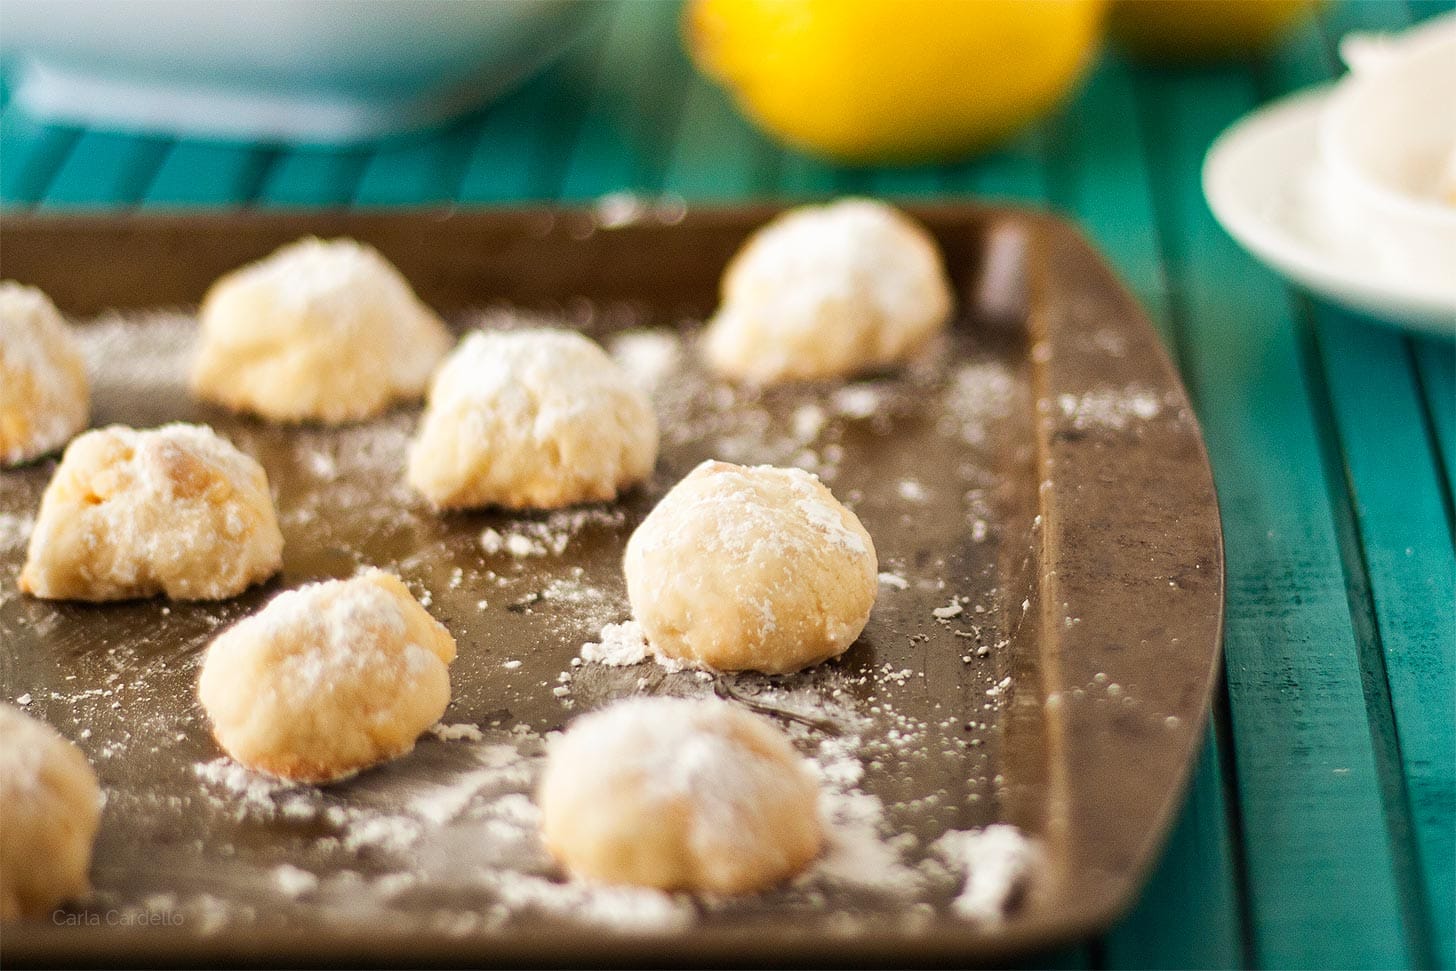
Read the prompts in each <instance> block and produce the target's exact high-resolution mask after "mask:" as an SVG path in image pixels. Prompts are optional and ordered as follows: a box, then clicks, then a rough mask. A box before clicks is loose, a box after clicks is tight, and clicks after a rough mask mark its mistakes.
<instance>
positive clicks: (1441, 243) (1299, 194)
mask: <svg viewBox="0 0 1456 971" xmlns="http://www.w3.org/2000/svg"><path fill="white" fill-rule="evenodd" d="M1349 39H1350V40H1353V38H1349ZM1347 46H1348V47H1350V48H1351V49H1352V50H1362V49H1363V50H1365V51H1371V50H1372V49H1373V50H1374V51H1376V52H1377V53H1376V55H1375V56H1369V57H1360V58H1358V59H1357V61H1356V65H1355V70H1354V71H1352V73H1351V74H1349V75H1347V76H1346V77H1345V78H1343V79H1341V80H1340V81H1339V82H1338V83H1336V84H1335V85H1334V86H1333V87H1328V86H1327V87H1324V88H1320V89H1316V90H1315V91H1311V92H1304V93H1300V94H1295V95H1292V96H1290V97H1288V98H1285V99H1283V100H1281V101H1278V102H1275V103H1274V104H1272V105H1268V106H1266V107H1264V108H1261V109H1259V110H1258V111H1255V112H1253V113H1252V114H1251V115H1249V116H1248V117H1246V118H1244V119H1242V120H1241V121H1239V122H1238V123H1237V124H1235V125H1234V126H1232V127H1231V128H1230V129H1229V130H1228V131H1227V132H1225V133H1224V134H1223V136H1221V137H1220V138H1219V139H1218V140H1217V141H1216V142H1215V143H1214V144H1213V146H1212V147H1211V148H1210V149H1209V152H1208V157H1207V161H1206V163H1205V165H1204V170H1203V187H1204V193H1205V195H1206V196H1207V198H1208V204H1209V207H1210V208H1211V209H1212V210H1213V213H1214V216H1215V217H1216V218H1217V219H1218V221H1219V222H1220V223H1221V224H1222V225H1223V227H1224V229H1225V230H1227V231H1228V233H1229V234H1230V235H1231V236H1233V237H1234V239H1235V240H1237V241H1238V242H1239V244H1240V245H1242V246H1243V247H1244V248H1245V249H1247V250H1248V251H1249V252H1250V253H1251V254H1253V255H1254V256H1255V257H1256V258H1258V259H1259V260H1261V261H1262V262H1263V263H1265V264H1266V265H1268V266H1269V267H1270V268H1271V269H1273V270H1275V271H1276V272H1278V273H1281V274H1283V275H1284V276H1286V277H1288V278H1289V279H1291V280H1293V281H1294V282H1295V283H1297V284H1299V285H1300V286H1302V287H1305V288H1306V289H1308V290H1310V291H1312V292H1314V293H1316V294H1319V295H1320V296H1322V297H1325V298H1327V299H1329V300H1331V301H1333V302H1335V303H1337V304H1340V305H1342V306H1345V307H1347V308H1350V309H1353V310H1357V311H1360V312H1363V313H1366V314H1369V315H1371V316H1372V317H1375V318H1377V319H1381V320H1386V321H1389V322H1392V323H1397V324H1402V325H1405V326H1410V327H1415V328H1418V329H1422V330H1428V331H1431V332H1433V333H1439V334H1447V335H1450V334H1452V333H1456V205H1453V204H1451V203H1450V202H1448V201H1445V200H1443V199H1442V198H1441V197H1440V193H1441V179H1442V173H1443V166H1444V165H1446V164H1448V162H1447V160H1448V159H1449V158H1450V155H1451V153H1452V151H1453V150H1456V106H1453V104H1452V102H1451V92H1452V91H1456V15H1446V16H1443V17H1438V18H1433V19H1432V20H1431V21H1430V22H1429V23H1427V24H1426V25H1424V26H1422V27H1421V28H1419V29H1417V30H1414V31H1411V32H1409V33H1408V34H1406V35H1403V36H1401V37H1398V38H1381V39H1380V40H1379V42H1378V45H1376V46H1374V47H1373V48H1372V41H1371V40H1369V39H1367V40H1365V41H1364V43H1363V44H1349V45H1347Z"/></svg>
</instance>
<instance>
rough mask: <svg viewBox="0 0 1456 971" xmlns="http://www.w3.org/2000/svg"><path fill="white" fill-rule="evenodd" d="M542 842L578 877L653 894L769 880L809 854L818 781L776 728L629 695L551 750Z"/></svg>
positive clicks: (718, 710)
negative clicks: (655, 890) (653, 889)
mask: <svg viewBox="0 0 1456 971" xmlns="http://www.w3.org/2000/svg"><path fill="white" fill-rule="evenodd" d="M538 799H539V801H540V804H541V816H542V836H543V838H544V839H545V842H546V847H547V849H548V850H550V851H551V854H552V855H553V856H555V857H556V859H557V860H559V861H560V862H561V863H562V864H563V865H564V866H565V867H566V868H567V869H568V870H570V871H571V872H572V873H574V874H576V875H577V876H579V877H583V878H586V879H588V880H596V881H601V882H604V883H622V884H634V885H637V886H644V887H656V888H658V889H661V890H696V891H708V892H717V893H744V892H747V891H751V890H760V889H764V888H766V887H771V886H773V885H774V884H776V883H779V882H781V881H783V880H785V879H786V878H788V877H790V876H793V875H794V874H795V873H797V872H799V871H800V870H802V869H803V868H804V867H805V866H806V865H808V863H809V862H810V861H811V860H813V859H814V857H815V856H817V855H818V853H819V849H820V846H821V845H822V843H823V831H822V828H821V824H820V820H819V812H818V800H819V785H818V782H817V781H816V778H815V776H814V774H813V772H812V771H811V770H810V768H809V766H808V764H807V763H806V762H805V761H804V759H802V758H801V757H800V756H799V755H798V753H796V752H795V751H794V749H793V747H792V746H791V745H790V744H789V741H788V739H787V738H785V737H784V734H783V733H782V732H780V731H779V730H778V729H777V728H775V727H774V726H773V725H771V724H769V723H768V722H767V721H765V720H763V719H761V718H759V717H757V716H755V715H750V714H748V713H747V712H744V711H742V710H740V709H738V708H735V707H733V706H732V705H729V704H727V703H725V702H722V701H717V700H709V699H704V700H688V699H684V698H636V699H632V700H629V701H623V702H619V703H617V704H615V705H613V706H612V707H610V708H607V709H605V710H602V711H598V712H594V713H592V714H589V715H585V716H583V717H581V718H579V719H577V720H576V721H575V722H574V723H573V724H572V725H571V728H570V729H569V730H568V731H567V732H566V734H565V735H563V736H561V737H560V738H558V739H556V740H555V741H554V742H553V743H552V745H551V748H550V752H549V756H548V759H547V763H546V772H545V775H544V776H543V777H542V780H541V786H540V790H539V792H538Z"/></svg>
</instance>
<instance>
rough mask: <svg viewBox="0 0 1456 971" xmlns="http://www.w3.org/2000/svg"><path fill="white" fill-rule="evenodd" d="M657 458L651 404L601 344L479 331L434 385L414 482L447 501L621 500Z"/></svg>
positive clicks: (526, 504) (548, 505) (567, 334)
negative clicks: (626, 490)
mask: <svg viewBox="0 0 1456 971" xmlns="http://www.w3.org/2000/svg"><path fill="white" fill-rule="evenodd" d="M656 462H657V418H656V416H655V415H654V414H653V412H652V403H651V402H650V401H648V400H647V396H646V395H645V394H644V393H643V392H642V390H641V389H640V388H638V386H637V385H636V384H635V383H633V381H632V379H631V377H630V376H629V375H628V374H627V372H625V371H623V370H622V368H621V367H619V366H618V365H617V363H616V362H615V361H613V360H612V359H611V358H610V357H608V356H607V353H606V351H603V350H602V349H601V348H600V347H598V346H597V345H596V343H594V342H593V341H591V340H589V339H587V338H586V337H583V336H582V335H581V334H578V333H576V332H575V331H569V330H548V329H532V330H515V331H501V332H486V331H476V332H475V333H473V334H471V335H470V336H468V337H466V338H465V340H464V341H462V342H461V344H460V347H459V349H458V350H456V351H455V353H454V354H452V355H450V359H449V360H448V361H446V362H445V365H444V366H443V367H441V368H440V373H439V374H438V375H436V376H435V380H434V383H433V384H432V385H431V386H430V400H429V406H428V407H427V408H426V409H425V416H424V419H423V420H422V421H421V423H420V430H419V434H418V435H417V436H416V437H415V441H414V445H413V446H412V447H411V448H410V453H409V472H408V479H409V484H410V485H411V486H413V487H414V488H415V489H416V490H418V491H419V492H420V494H421V495H423V496H424V497H425V498H426V499H428V500H429V501H430V502H431V503H432V504H433V505H434V506H435V507H436V508H439V509H461V508H470V507H475V506H504V507H506V508H509V509H553V508H555V507H557V506H569V505H572V504H573V503H578V502H595V501H600V500H605V499H612V498H615V497H616V495H617V493H618V492H620V491H621V490H622V489H625V488H626V487H627V486H630V485H632V484H633V483H636V482H639V481H641V480H642V479H645V478H646V477H647V476H648V475H650V474H651V473H652V466H653V465H654V464H655V463H656Z"/></svg>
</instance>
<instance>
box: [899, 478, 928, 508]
mask: <svg viewBox="0 0 1456 971" xmlns="http://www.w3.org/2000/svg"><path fill="white" fill-rule="evenodd" d="M895 492H896V493H898V494H899V496H900V498H901V499H904V500H905V501H906V502H913V503H917V504H918V503H922V502H924V501H925V500H926V499H927V498H929V496H928V494H927V493H926V491H925V486H923V485H921V484H920V483H919V482H916V481H915V480H914V479H901V480H900V482H899V483H897V484H896V486H895Z"/></svg>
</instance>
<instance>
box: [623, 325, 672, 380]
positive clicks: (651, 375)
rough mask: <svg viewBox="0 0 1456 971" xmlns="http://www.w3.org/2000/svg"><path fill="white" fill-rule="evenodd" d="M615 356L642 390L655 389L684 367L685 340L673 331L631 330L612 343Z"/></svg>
mask: <svg viewBox="0 0 1456 971" xmlns="http://www.w3.org/2000/svg"><path fill="white" fill-rule="evenodd" d="M609 347H610V350H611V354H612V357H613V358H614V359H615V360H616V362H617V363H618V364H619V365H621V367H622V369H623V370H624V371H626V372H627V374H629V375H630V376H631V378H632V380H633V381H635V382H636V383H637V384H638V385H639V386H640V387H641V388H642V389H643V390H645V391H655V390H657V389H658V388H659V387H661V386H662V384H663V383H664V382H665V381H666V380H667V379H668V377H669V376H671V375H672V374H673V373H674V372H675V371H677V370H678V369H679V368H680V367H681V366H682V356H683V350H682V339H681V338H680V337H679V336H678V334H677V333H676V332H674V331H667V330H629V331H625V332H623V333H621V334H618V335H617V336H616V337H615V338H614V339H613V340H612V342H611V344H610V345H609Z"/></svg>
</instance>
